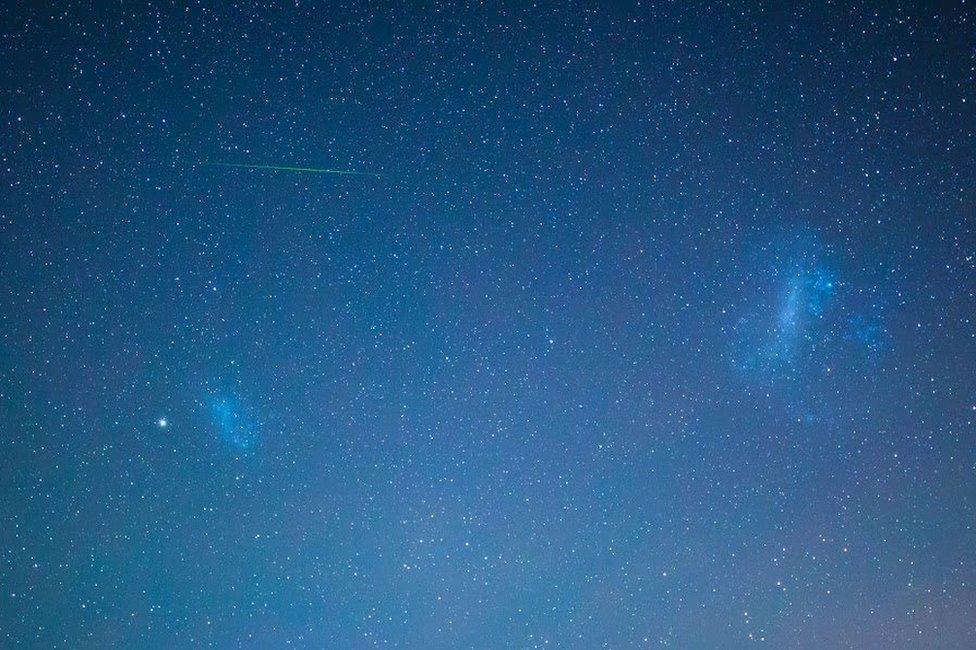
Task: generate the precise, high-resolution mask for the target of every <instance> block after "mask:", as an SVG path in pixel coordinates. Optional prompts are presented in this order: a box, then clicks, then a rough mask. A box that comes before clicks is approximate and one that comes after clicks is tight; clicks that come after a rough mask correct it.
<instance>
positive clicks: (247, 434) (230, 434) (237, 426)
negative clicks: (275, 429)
mask: <svg viewBox="0 0 976 650" xmlns="http://www.w3.org/2000/svg"><path fill="white" fill-rule="evenodd" d="M210 417H211V418H212V420H213V423H214V426H216V427H217V433H218V434H219V436H220V439H221V440H223V441H224V442H226V443H228V444H229V445H231V446H233V447H235V448H236V449H239V450H241V451H247V450H249V449H253V448H254V446H255V445H257V443H258V437H259V436H258V423H257V421H256V420H255V418H254V415H253V414H252V413H251V412H250V411H249V410H248V409H246V408H245V407H244V406H243V405H242V404H241V402H240V400H239V399H238V398H237V397H235V396H224V397H214V398H212V399H211V400H210Z"/></svg>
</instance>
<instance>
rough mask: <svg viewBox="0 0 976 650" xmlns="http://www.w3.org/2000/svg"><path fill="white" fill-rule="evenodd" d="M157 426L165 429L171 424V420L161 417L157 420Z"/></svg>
mask: <svg viewBox="0 0 976 650" xmlns="http://www.w3.org/2000/svg"><path fill="white" fill-rule="evenodd" d="M156 426H157V427H159V428H160V429H165V428H166V427H168V426H169V420H167V419H166V418H159V419H158V420H156Z"/></svg>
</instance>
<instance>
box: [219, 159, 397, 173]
mask: <svg viewBox="0 0 976 650" xmlns="http://www.w3.org/2000/svg"><path fill="white" fill-rule="evenodd" d="M200 165H205V166H207V167H234V168H236V169H266V170H270V171H276V172H305V173H309V174H340V175H343V176H379V174H376V173H374V172H357V171H349V170H345V169H321V168H318V167H288V166H285V165H250V164H247V163H225V162H205V163H200Z"/></svg>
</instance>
